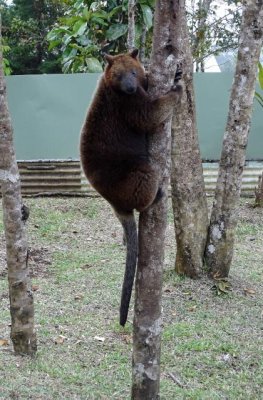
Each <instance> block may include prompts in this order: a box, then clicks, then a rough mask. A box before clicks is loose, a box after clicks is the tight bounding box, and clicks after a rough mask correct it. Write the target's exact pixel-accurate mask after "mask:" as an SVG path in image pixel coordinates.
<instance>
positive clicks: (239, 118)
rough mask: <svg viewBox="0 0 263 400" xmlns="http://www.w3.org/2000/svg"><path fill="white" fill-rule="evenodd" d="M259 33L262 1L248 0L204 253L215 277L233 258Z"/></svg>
mask: <svg viewBox="0 0 263 400" xmlns="http://www.w3.org/2000/svg"><path fill="white" fill-rule="evenodd" d="M262 32H263V3H262V0H258V1H255V0H247V1H246V2H245V5H244V9H243V17H242V24H241V31H240V37H239V49H238V56H237V65H236V72H235V78H234V83H233V86H232V91H231V97H230V106H229V114H228V120H227V126H226V131H225V134H224V139H223V148H222V153H221V160H220V165H219V175H218V180H217V186H216V192H215V201H214V205H213V209H212V214H211V220H210V226H209V232H208V240H207V247H206V254H205V257H206V263H207V266H208V269H209V271H210V273H211V275H212V276H213V277H217V278H222V277H227V276H228V274H229V269H230V264H231V261H232V256H233V246H234V230H235V226H236V223H237V218H236V215H235V208H236V206H237V204H238V201H239V197H240V190H241V183H242V173H243V168H244V164H245V150H246V146H247V140H248V133H249V127H250V119H251V113H252V105H253V98H254V91H255V82H256V76H257V61H258V59H259V55H260V50H261V46H262Z"/></svg>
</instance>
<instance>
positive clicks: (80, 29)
mask: <svg viewBox="0 0 263 400" xmlns="http://www.w3.org/2000/svg"><path fill="white" fill-rule="evenodd" d="M86 28H87V21H84V22H83V20H82V19H81V20H79V21H77V22H76V23H75V24H74V26H73V33H74V36H81V35H83V33H84V32H85V30H86Z"/></svg>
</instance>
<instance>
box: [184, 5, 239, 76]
mask: <svg viewBox="0 0 263 400" xmlns="http://www.w3.org/2000/svg"><path fill="white" fill-rule="evenodd" d="M241 11H242V7H241V5H240V2H239V1H237V0H230V1H228V2H225V1H214V0H196V1H195V0H193V1H191V2H188V8H187V21H188V26H189V33H190V41H191V46H192V55H193V60H194V63H195V70H196V72H198V71H201V72H204V71H205V59H207V58H208V57H209V56H211V55H218V54H220V53H222V52H227V51H229V50H231V51H232V50H234V49H236V48H237V44H238V32H239V27H240V23H241Z"/></svg>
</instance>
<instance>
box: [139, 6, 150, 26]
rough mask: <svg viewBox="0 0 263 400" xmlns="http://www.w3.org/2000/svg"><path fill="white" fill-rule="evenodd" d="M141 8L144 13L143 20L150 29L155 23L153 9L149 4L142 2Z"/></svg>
mask: <svg viewBox="0 0 263 400" xmlns="http://www.w3.org/2000/svg"><path fill="white" fill-rule="evenodd" d="M141 9H142V15H143V21H144V23H145V25H146V28H147V29H150V28H151V27H152V24H153V13H152V10H151V8H150V7H149V6H147V5H145V4H141Z"/></svg>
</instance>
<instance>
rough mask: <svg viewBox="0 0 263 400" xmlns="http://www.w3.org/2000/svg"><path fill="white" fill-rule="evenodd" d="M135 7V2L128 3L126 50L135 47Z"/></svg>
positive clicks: (131, 0)
mask: <svg viewBox="0 0 263 400" xmlns="http://www.w3.org/2000/svg"><path fill="white" fill-rule="evenodd" d="M135 6H136V0H129V1H128V36H127V49H128V50H129V51H131V50H133V49H134V47H135Z"/></svg>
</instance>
